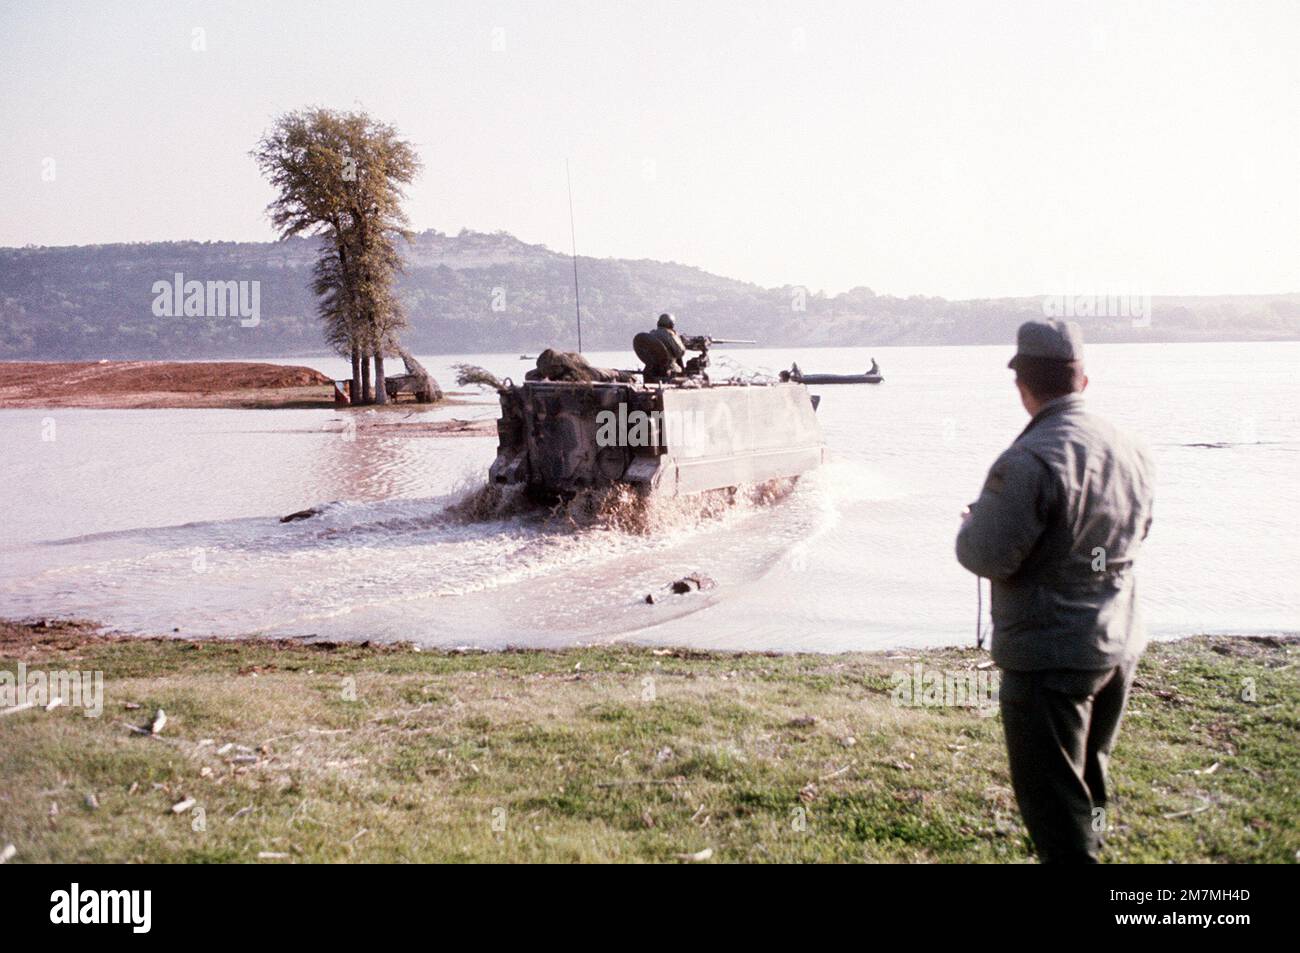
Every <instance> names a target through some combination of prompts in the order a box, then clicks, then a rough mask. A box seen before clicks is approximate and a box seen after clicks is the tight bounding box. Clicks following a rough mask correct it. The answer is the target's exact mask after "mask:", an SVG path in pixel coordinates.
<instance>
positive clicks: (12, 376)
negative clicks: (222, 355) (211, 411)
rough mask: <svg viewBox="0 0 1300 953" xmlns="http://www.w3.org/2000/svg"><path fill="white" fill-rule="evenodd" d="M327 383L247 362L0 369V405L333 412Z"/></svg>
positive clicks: (309, 373)
mask: <svg viewBox="0 0 1300 953" xmlns="http://www.w3.org/2000/svg"><path fill="white" fill-rule="evenodd" d="M333 406H334V388H333V385H332V384H331V382H330V379H329V378H328V377H326V376H325V375H324V374H322V373H321V372H320V371H317V370H314V369H312V368H310V367H301V366H295V365H283V364H260V363H254V362H250V361H201V362H194V363H190V362H185V361H71V362H44V361H13V362H4V363H0V407H27V408H32V407H36V408H45V407H50V408H54V407H88V408H102V409H160V408H173V407H215V408H276V407H333Z"/></svg>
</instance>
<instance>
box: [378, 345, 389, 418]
mask: <svg viewBox="0 0 1300 953" xmlns="http://www.w3.org/2000/svg"><path fill="white" fill-rule="evenodd" d="M375 403H376V404H386V403H388V388H387V387H385V386H384V349H383V348H375Z"/></svg>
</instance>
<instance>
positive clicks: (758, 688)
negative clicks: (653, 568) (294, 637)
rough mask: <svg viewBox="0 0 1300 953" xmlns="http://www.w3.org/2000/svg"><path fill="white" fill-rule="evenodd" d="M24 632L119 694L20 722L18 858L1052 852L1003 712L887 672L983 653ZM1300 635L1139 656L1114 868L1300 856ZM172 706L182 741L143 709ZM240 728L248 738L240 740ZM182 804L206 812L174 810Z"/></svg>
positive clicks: (15, 753) (4, 814)
mask: <svg viewBox="0 0 1300 953" xmlns="http://www.w3.org/2000/svg"><path fill="white" fill-rule="evenodd" d="M2 634H3V636H4V637H3V638H0V667H7V668H9V669H10V670H11V671H12V670H14V669H15V667H16V664H17V662H18V661H19V660H20V659H21V660H22V661H24V662H25V663H26V664H27V665H28V667H29V669H31V668H45V669H49V670H53V669H68V668H74V667H75V668H77V669H81V670H99V671H102V672H103V673H104V679H105V689H104V691H105V703H104V713H103V715H102V717H99V718H87V717H85V716H84V714H83V713H82V712H81V711H79V710H76V709H72V708H68V707H63V708H56V709H54V710H53V711H50V712H46V711H43V710H40V709H35V710H30V711H25V712H21V713H16V714H11V715H7V716H3V717H0V777H2V778H3V781H2V782H0V847H3V846H4V845H5V844H10V843H12V844H13V845H14V846H15V848H16V850H17V854H16V856H15V858H14V862H24V861H25V862H43V861H100V862H104V861H108V862H116V861H148V862H158V861H199V862H205V861H206V862H231V861H257V859H258V854H259V852H271V853H283V854H287V855H288V857H287V858H286V859H280V860H264V861H263V862H269V863H277V862H278V863H285V862H290V861H295V860H296V861H324V862H332V861H459V860H464V861H668V860H673V859H675V858H677V857H678V856H679V855H684V854H694V853H695V852H697V851H701V850H703V849H705V848H709V849H711V850H712V859H713V860H715V861H864V860H865V861H937V862H951V863H972V862H976V863H978V862H1022V861H1025V860H1028V859H1029V858H1030V853H1029V851H1028V848H1027V843H1026V838H1025V833H1024V829H1023V827H1022V825H1021V823H1020V819H1019V815H1018V813H1017V811H1016V806H1015V801H1014V798H1013V796H1012V794H1011V790H1010V785H1009V782H1008V778H1007V771H1006V757H1005V752H1004V750H1003V746H1002V735H1001V725H1000V722H999V720H998V718H997V717H981V716H980V714H979V713H978V712H977V711H975V710H972V709H964V708H950V709H944V708H904V707H897V706H895V705H894V704H893V701H892V697H891V691H890V687H891V686H890V676H891V674H892V673H894V672H896V671H901V670H904V669H907V668H908V667H909V666H911V665H913V664H915V662H917V661H920V662H922V663H923V664H924V665H925V666H927V667H928V668H930V669H938V670H944V671H963V670H969V669H971V668H973V667H974V666H975V665H976V664H978V663H979V662H980V661H981V656H978V655H977V654H976V653H975V652H973V651H964V650H933V651H914V652H908V653H905V655H906V657H904V658H890V657H889V656H887V655H885V654H853V655H838V656H810V655H787V656H770V655H759V654H755V655H724V654H716V655H715V654H707V653H698V652H673V653H667V654H665V653H663V651H662V650H661V651H660V652H655V651H652V650H650V649H643V648H630V647H618V648H592V649H575V650H571V651H563V652H504V653H491V654H489V653H472V654H454V653H435V652H416V651H414V650H412V649H411V648H410V647H409V646H399V647H391V646H389V647H362V646H355V645H340V646H333V647H329V646H326V647H313V646H302V645H294V644H284V643H278V644H273V645H272V644H265V643H256V642H207V643H200V642H181V641H170V640H122V639H100V638H96V637H94V636H93V635H92V634H91V632H90V630H89V629H85V628H84V627H83V628H77V627H75V626H74V627H60V626H57V625H56V626H55V627H54V628H53V629H49V630H42V629H39V628H30V627H26V626H12V625H9V626H5V627H4V633H2ZM1298 651H1300V641H1297V640H1295V639H1232V638H1210V637H1202V638H1197V639H1189V640H1185V641H1182V642H1177V643H1166V644H1161V645H1157V646H1154V647H1153V648H1152V649H1151V650H1150V651H1149V652H1148V653H1147V655H1146V657H1145V659H1144V660H1143V663H1142V666H1141V669H1140V671H1139V676H1138V685H1137V688H1136V689H1135V692H1134V696H1133V699H1132V703H1131V709H1130V716H1129V717H1128V718H1127V719H1126V721H1125V725H1124V729H1123V732H1122V734H1121V737H1120V742H1119V745H1118V748H1117V751H1116V753H1115V757H1114V760H1113V762H1112V781H1113V784H1114V788H1115V790H1116V792H1117V800H1116V803H1115V804H1114V806H1113V808H1112V810H1111V817H1110V824H1111V830H1110V833H1109V836H1108V843H1107V848H1106V853H1105V857H1106V859H1107V860H1108V861H1111V862H1126V861H1153V862H1164V861H1176V862H1200V861H1216V862H1218V861H1223V862H1243V861H1244V862H1260V861H1268V862H1292V861H1294V860H1295V859H1296V855H1297V850H1300V834H1298V833H1297V823H1296V819H1297V803H1300V757H1298V756H1297V746H1298V742H1297V738H1298V737H1300V733H1298V731H1297V728H1298V727H1300V725H1298V724H1297V723H1298V721H1300V687H1298V685H1297V675H1296V669H1295V658H1296V654H1297V652H1298ZM1247 679H1253V683H1254V686H1255V700H1254V701H1253V702H1251V701H1244V700H1243V699H1242V697H1241V694H1242V689H1243V686H1244V685H1245V684H1246V680H1247ZM353 690H354V691H353ZM127 703H133V704H138V705H139V706H140V707H139V708H138V709H136V708H131V709H127V708H126V707H125V706H126V704H127ZM159 707H161V708H163V709H165V710H166V712H167V714H168V719H169V720H168V724H167V726H166V728H165V729H164V731H163V732H162V734H161V738H150V737H145V736H141V735H138V734H135V733H132V732H131V731H130V730H129V729H128V728H126V727H124V726H123V722H131V723H133V724H137V725H138V724H144V723H145V722H147V721H148V720H149V718H150V717H151V716H152V713H153V711H154V710H155V709H157V708H159ZM226 744H233V745H242V746H244V748H246V749H249V751H251V754H250V753H245V752H243V751H242V750H241V749H239V748H232V749H230V750H229V751H227V752H226V753H225V754H219V753H218V752H219V751H221V750H222V748H223V746H224V745H226ZM241 754H242V755H243V760H236V756H237V755H241ZM1216 764H1217V765H1218V766H1217V767H1213V766H1214V765H1216ZM1209 769H1212V770H1209ZM92 793H93V794H94V795H95V797H96V798H97V800H98V807H97V808H91V807H88V806H87V805H86V798H87V795H88V794H92ZM183 798H194V799H195V801H196V807H195V808H194V809H193V810H191V811H189V812H186V813H183V814H179V815H177V814H173V813H172V812H171V810H170V808H171V805H172V804H174V803H176V802H178V801H180V800H182V799H183ZM52 805H57V809H52V807H51V806H52ZM200 810H201V812H202V815H201V816H202V820H203V823H202V824H197V823H196V820H197V819H198V817H199V816H200V815H199V814H197V813H196V812H198V811H200ZM196 828H200V829H196Z"/></svg>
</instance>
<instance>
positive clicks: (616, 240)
mask: <svg viewBox="0 0 1300 953" xmlns="http://www.w3.org/2000/svg"><path fill="white" fill-rule="evenodd" d="M196 29H201V30H202V34H201V38H202V40H203V44H204V45H206V49H203V50H195V49H193V47H194V46H195V45H196V34H195V32H194V31H195V30H196ZM1298 62H1300V2H1297V0H1280V2H1277V3H1254V2H1249V0H1235V2H1227V3H1214V2H1196V0H1188V2H1180V3H1147V2H1142V0H1122V2H1115V3H1111V2H1100V0H1088V2H1078V3H1072V2H1064V0H1049V2H1044V0H1033V2H1023V3H1013V2H1002V3H991V2H990V3H983V2H976V0H953V2H864V0H856V2H846V3H842V4H841V3H809V2H789V3H769V4H764V3H743V4H742V3H724V2H711V0H695V2H684V3H672V4H669V3H654V2H648V0H635V2H628V3H616V2H609V0H605V2H592V3H568V2H560V0H533V2H521V3H509V2H494V0H476V2H469V0H466V2H454V3H445V2H444V3H439V2H428V0H417V2H410V3H398V2H389V3H385V2H373V3H291V2H285V0H275V2H255V3H187V2H165V3H164V2H159V3H143V2H136V3H110V2H87V3H57V2H55V3H45V2H39V3H38V2H24V0H4V2H3V5H0V84H2V85H0V133H2V134H0V173H2V174H0V209H2V210H3V211H2V212H0V244H3V245H23V244H28V243H35V244H52V245H53V244H57V245H66V244H82V243H92V242H122V241H151V240H159V239H268V238H271V237H272V233H271V231H270V228H269V226H268V224H267V222H266V219H265V217H264V208H265V205H266V203H267V201H268V200H269V198H270V191H269V189H268V188H267V186H266V185H265V184H264V183H263V182H262V180H261V179H260V177H259V175H258V172H257V169H256V168H255V166H254V164H253V162H252V160H251V159H249V157H248V150H249V149H250V148H251V147H252V146H253V144H254V142H255V141H256V139H257V138H258V136H259V135H260V134H261V133H262V132H263V131H264V129H265V128H266V127H267V125H268V123H269V122H270V120H271V118H272V117H273V116H274V115H276V114H277V113H279V112H282V111H284V110H289V109H294V108H297V107H301V106H305V105H323V106H331V107H339V108H350V107H353V106H358V105H360V106H364V107H365V108H366V109H368V110H369V111H370V112H372V113H373V114H374V115H375V116H377V117H379V118H382V119H384V120H387V121H389V122H392V123H394V124H395V125H397V126H398V128H399V129H400V130H401V131H402V132H403V133H404V134H405V135H406V136H407V137H408V138H410V139H411V140H412V141H413V142H415V143H416V144H417V146H418V148H419V151H420V153H421V155H422V157H423V159H424V161H425V165H426V169H425V172H424V175H423V177H422V178H421V180H420V181H419V182H418V183H417V184H416V186H415V187H414V189H413V190H412V192H411V198H410V202H409V206H408V208H409V211H410V215H411V219H412V222H413V224H414V226H415V227H416V228H417V229H424V228H430V227H432V228H438V229H441V230H443V231H450V232H455V231H458V230H459V229H460V228H462V227H465V226H468V227H470V228H473V229H477V230H481V231H491V230H495V229H506V230H508V231H510V232H512V233H514V234H516V235H518V236H519V237H520V238H522V239H524V240H525V241H529V242H544V243H546V244H547V245H549V246H550V247H552V248H555V249H558V250H563V251H567V250H568V247H569V220H568V204H567V199H566V195H565V182H564V161H565V158H566V157H568V158H569V159H570V161H571V163H572V168H573V185H574V192H575V195H574V204H575V207H576V211H577V234H578V246H579V251H580V252H581V253H582V254H585V255H595V256H619V257H628V258H656V259H664V260H675V261H680V262H685V263H688V264H693V265H698V266H700V267H702V268H706V269H708V270H710V271H714V272H718V273H720V274H724V275H728V276H732V277H736V278H742V279H746V280H750V281H755V282H758V283H760V284H762V285H765V286H772V285H780V284H786V283H789V284H806V285H808V286H810V287H811V288H814V289H817V288H823V289H825V290H826V291H828V292H832V293H833V292H838V291H842V290H844V289H846V288H849V287H852V286H854V285H869V286H870V287H872V288H874V289H875V290H876V291H877V292H881V293H886V292H887V293H893V294H938V295H944V296H947V297H973V296H985V295H1001V294H1036V293H1059V292H1080V293H1087V292H1111V293H1118V292H1131V293H1154V294H1162V293H1189V294H1213V293H1227V292H1280V291H1300V66H1298V65H1297V64H1298ZM50 159H52V160H53V164H52V166H51V164H50V163H49V162H48V161H47V160H50ZM51 168H52V169H53V173H54V174H53V180H52V181H47V178H49V170H50V169H51ZM0 290H2V289H0Z"/></svg>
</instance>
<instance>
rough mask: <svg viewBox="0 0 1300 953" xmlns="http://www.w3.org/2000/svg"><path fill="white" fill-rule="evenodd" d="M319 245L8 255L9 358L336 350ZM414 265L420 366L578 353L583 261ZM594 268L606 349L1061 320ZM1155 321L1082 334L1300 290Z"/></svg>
mask: <svg viewBox="0 0 1300 953" xmlns="http://www.w3.org/2000/svg"><path fill="white" fill-rule="evenodd" d="M314 248H315V243H314V240H309V239H294V240H290V241H286V242H276V243H258V242H154V243H147V244H130V245H84V246H74V247H63V248H35V247H28V248H4V249H0V360H87V359H99V358H121V359H144V358H159V359H162V358H169V359H175V358H234V357H282V356H291V355H310V354H320V353H325V348H324V346H323V344H322V341H321V336H320V333H319V331H318V328H317V320H316V316H315V315H316V310H315V303H314V301H313V299H312V297H311V294H310V292H309V291H308V287H307V286H308V281H309V277H310V269H311V264H312V261H313V259H314V257H315V254H314ZM406 261H407V268H406V274H405V275H404V276H403V278H402V281H401V293H402V296H403V298H404V300H405V302H406V306H407V309H408V312H409V314H410V320H411V328H410V330H409V332H408V333H407V335H406V343H407V344H408V345H409V346H410V348H411V349H412V350H413V351H415V352H417V353H452V352H474V351H480V352H482V351H529V352H534V351H536V350H538V349H540V348H543V347H547V346H557V347H562V348H572V347H573V346H574V344H575V335H574V320H573V272H572V264H571V261H570V259H569V257H568V256H567V255H563V254H560V253H557V252H553V251H551V250H549V249H548V248H546V247H545V246H543V245H528V244H525V243H524V242H521V241H519V240H518V239H516V238H514V237H512V236H510V235H508V234H505V233H495V234H483V233H479V232H471V231H464V232H461V234H459V235H457V236H449V235H444V234H442V233H439V232H436V231H427V232H424V233H422V234H420V235H418V236H416V238H415V240H414V241H413V242H412V243H411V244H410V245H409V246H408V247H407V249H406ZM178 272H179V273H181V274H182V275H183V276H184V279H185V280H187V281H188V280H197V281H202V282H208V281H213V282H217V281H220V282H241V281H247V282H258V283H259V285H258V290H259V294H260V297H259V318H260V320H259V321H258V323H257V324H256V326H251V327H245V326H242V325H241V322H240V320H239V318H238V317H200V316H192V317H183V316H180V317H177V316H166V315H163V316H159V315H158V314H156V313H155V307H154V305H155V301H156V297H157V295H156V294H155V291H154V290H153V289H154V284H155V282H160V281H161V282H164V283H172V282H173V280H174V275H175V274H176V273H178ZM579 272H580V277H581V282H582V310H583V343H584V345H585V346H586V347H587V348H588V349H613V348H626V347H627V346H628V344H629V341H630V339H631V335H632V334H633V333H634V332H635V331H638V330H642V329H645V328H647V327H649V326H650V325H651V324H652V323H653V321H654V318H655V316H656V315H658V314H659V312H660V311H664V310H670V311H674V312H676V313H677V314H678V315H679V316H680V318H681V326H682V327H683V328H684V329H685V330H687V331H688V332H692V333H709V334H712V335H714V336H715V337H746V338H756V339H758V340H759V341H760V342H761V343H763V344H767V345H773V346H794V345H800V344H808V345H844V346H848V345H874V346H880V345H887V344H981V343H999V344H1000V343H1005V342H1006V341H1008V340H1009V339H1011V338H1012V337H1013V335H1014V332H1015V328H1016V326H1017V325H1018V324H1019V323H1020V322H1021V321H1023V320H1025V319H1026V318H1029V317H1034V316H1042V314H1043V313H1044V312H1043V306H1044V303H1043V299H1042V298H1039V297H1034V298H1028V297H1026V298H1002V299H988V300H974V301H948V300H946V299H944V298H932V297H925V296H913V297H910V298H894V297H890V296H887V295H877V294H875V293H874V292H872V291H871V290H870V289H869V288H855V289H853V290H852V291H848V292H845V293H843V294H839V295H835V296H833V297H827V296H825V295H822V294H819V293H818V294H808V293H806V292H804V290H803V289H800V288H796V287H784V288H760V287H759V286H757V285H753V284H749V283H746V282H743V281H735V280H732V279H729V278H722V277H719V276H717V275H712V274H709V273H708V272H705V271H702V270H700V269H698V268H692V267H690V266H688V265H680V264H677V263H675V262H659V261H649V260H637V261H631V260H625V259H615V258H580V259H579ZM248 287H251V286H248ZM801 304H802V305H803V308H802V310H801V309H800V305H801ZM177 309H178V310H179V303H178V307H177ZM1075 310H1079V311H1086V310H1087V307H1086V304H1085V305H1084V306H1083V307H1079V305H1078V304H1076V306H1075ZM1101 310H1103V311H1107V310H1108V311H1109V312H1110V313H1115V312H1116V310H1117V308H1116V306H1115V303H1114V302H1112V303H1111V305H1110V307H1109V308H1106V307H1102V308H1101ZM1150 315H1151V321H1150V326H1149V327H1139V326H1135V323H1134V321H1133V320H1132V319H1131V318H1129V317H1127V316H1122V315H1120V316H1115V317H1092V316H1083V315H1081V316H1079V317H1078V320H1080V321H1081V322H1082V323H1083V324H1084V327H1085V332H1086V333H1087V335H1088V337H1089V339H1090V340H1094V341H1197V340H1282V339H1300V294H1282V295H1230V296H1220V297H1204V298H1155V299H1152V300H1151V307H1150Z"/></svg>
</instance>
